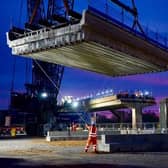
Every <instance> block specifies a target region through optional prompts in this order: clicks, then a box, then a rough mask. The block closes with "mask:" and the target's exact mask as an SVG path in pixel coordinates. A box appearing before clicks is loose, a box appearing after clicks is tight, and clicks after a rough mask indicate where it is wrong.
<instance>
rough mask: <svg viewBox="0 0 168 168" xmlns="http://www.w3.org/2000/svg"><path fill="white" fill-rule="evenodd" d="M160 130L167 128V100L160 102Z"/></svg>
mask: <svg viewBox="0 0 168 168" xmlns="http://www.w3.org/2000/svg"><path fill="white" fill-rule="evenodd" d="M159 120H160V121H159V122H160V128H161V129H163V128H164V129H167V128H168V98H165V99H163V100H161V101H160V119H159Z"/></svg>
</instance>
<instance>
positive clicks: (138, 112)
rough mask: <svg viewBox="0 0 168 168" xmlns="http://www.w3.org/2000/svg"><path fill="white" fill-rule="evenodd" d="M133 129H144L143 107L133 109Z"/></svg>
mask: <svg viewBox="0 0 168 168" xmlns="http://www.w3.org/2000/svg"><path fill="white" fill-rule="evenodd" d="M132 128H133V129H136V128H142V107H141V106H137V107H136V108H132Z"/></svg>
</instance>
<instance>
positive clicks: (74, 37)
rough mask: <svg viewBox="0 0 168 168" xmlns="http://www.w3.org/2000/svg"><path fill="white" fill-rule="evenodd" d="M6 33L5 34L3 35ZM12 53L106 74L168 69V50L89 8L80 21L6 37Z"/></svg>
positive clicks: (138, 72) (113, 74)
mask: <svg viewBox="0 0 168 168" xmlns="http://www.w3.org/2000/svg"><path fill="white" fill-rule="evenodd" d="M7 35H8V34H7ZM8 45H9V47H11V48H12V53H13V54H15V55H21V56H25V57H29V58H33V59H38V60H42V61H46V62H51V63H55V64H61V65H64V66H68V67H76V68H80V69H85V70H89V71H93V72H97V73H102V74H106V75H109V76H123V75H132V74H141V73H150V72H159V71H166V70H167V69H168V51H167V50H166V49H165V48H162V47H160V46H158V45H156V44H154V43H152V42H150V41H149V40H147V39H146V38H145V37H141V36H140V35H139V34H135V32H131V31H130V30H129V29H126V28H122V27H120V26H119V25H117V24H115V23H113V22H112V20H109V19H106V18H104V17H103V16H101V15H100V14H98V13H95V12H93V11H89V10H88V11H85V12H83V16H82V19H81V22H80V23H78V24H76V25H69V26H66V27H61V28H57V29H43V30H38V31H35V32H31V33H27V34H25V36H24V37H21V38H19V39H16V40H10V38H9V36H8Z"/></svg>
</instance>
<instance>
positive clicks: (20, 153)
mask: <svg viewBox="0 0 168 168" xmlns="http://www.w3.org/2000/svg"><path fill="white" fill-rule="evenodd" d="M0 143H1V145H0V165H1V167H2V168H31V167H33V168H78V167H80V168H97V167H102V168H167V165H168V153H166V152H164V153H149V152H147V153H111V154H106V153H98V154H94V153H92V152H91V151H89V152H88V153H84V152H83V149H84V146H85V141H56V142H50V143H48V142H45V140H44V138H37V139H36V138H33V139H19V140H16V139H13V140H1V142H0Z"/></svg>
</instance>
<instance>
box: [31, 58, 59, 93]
mask: <svg viewBox="0 0 168 168" xmlns="http://www.w3.org/2000/svg"><path fill="white" fill-rule="evenodd" d="M34 62H35V63H36V64H37V66H38V67H39V68H40V70H41V71H42V72H43V73H44V75H45V76H46V77H47V78H48V80H49V81H50V82H51V83H52V85H53V86H54V87H55V88H56V89H57V91H59V93H60V90H59V88H58V86H57V85H56V84H55V83H54V81H53V80H52V79H51V77H50V76H49V75H48V74H47V72H46V71H45V70H44V68H43V67H42V66H41V65H40V64H39V63H38V61H37V60H36V59H34ZM60 95H62V94H61V93H60Z"/></svg>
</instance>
